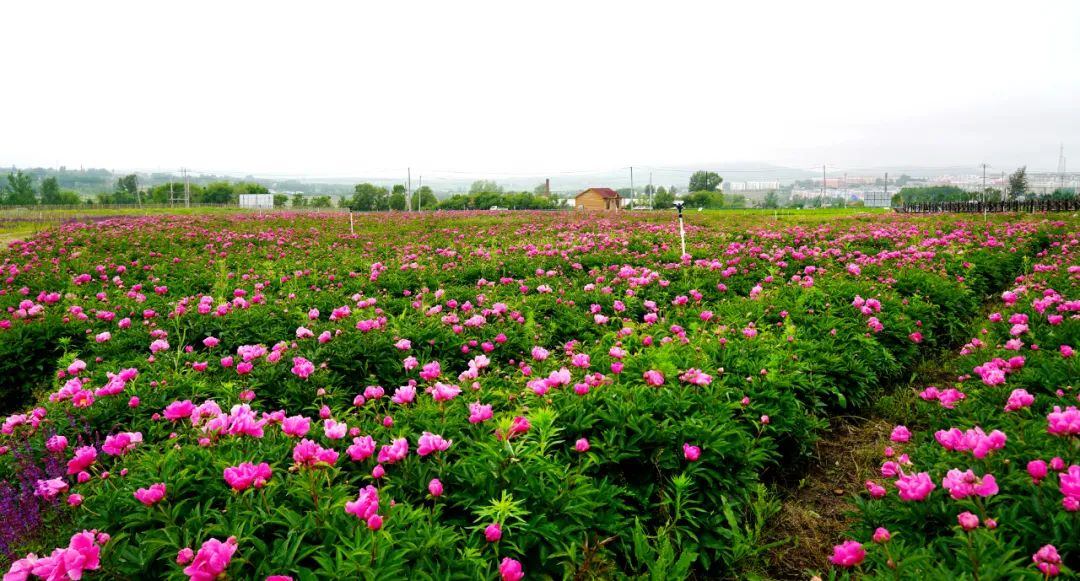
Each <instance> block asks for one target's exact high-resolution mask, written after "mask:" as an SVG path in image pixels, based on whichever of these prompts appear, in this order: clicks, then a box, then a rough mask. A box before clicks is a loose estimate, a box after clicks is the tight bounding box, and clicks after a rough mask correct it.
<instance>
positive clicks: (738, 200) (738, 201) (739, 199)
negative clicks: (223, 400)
mask: <svg viewBox="0 0 1080 581" xmlns="http://www.w3.org/2000/svg"><path fill="white" fill-rule="evenodd" d="M725 202H726V203H724V204H723V205H724V207H727V208H745V207H746V196H744V195H742V194H735V195H734V196H731V197H730V198H728V199H727V200H726V201H725Z"/></svg>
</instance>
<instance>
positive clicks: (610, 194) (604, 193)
mask: <svg viewBox="0 0 1080 581" xmlns="http://www.w3.org/2000/svg"><path fill="white" fill-rule="evenodd" d="M589 192H596V193H597V194H600V197H601V198H609V199H619V198H620V197H621V196H619V192H616V191H615V190H613V189H611V188H589V189H587V190H585V191H584V192H581V193H580V194H578V195H576V196H574V198H580V197H581V196H583V195H585V194H587V193H589Z"/></svg>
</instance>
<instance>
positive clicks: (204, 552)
mask: <svg viewBox="0 0 1080 581" xmlns="http://www.w3.org/2000/svg"><path fill="white" fill-rule="evenodd" d="M235 552H236V537H229V538H228V539H226V540H225V542H224V543H223V542H221V541H219V540H217V539H210V540H208V541H206V542H205V543H203V544H202V547H200V548H199V552H198V553H196V555H195V560H193V561H192V562H191V564H190V565H188V566H187V567H185V568H184V574H185V575H187V576H188V577H189V578H190V579H191V581H211V580H213V579H217V578H218V577H220V576H221V574H222V573H224V572H225V569H227V568H228V567H229V562H230V561H232V557H233V553H235Z"/></svg>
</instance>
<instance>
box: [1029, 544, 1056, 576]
mask: <svg viewBox="0 0 1080 581" xmlns="http://www.w3.org/2000/svg"><path fill="white" fill-rule="evenodd" d="M1031 560H1032V561H1034V562H1035V566H1036V567H1038V568H1039V571H1041V572H1042V573H1043V575H1046V576H1047V577H1057V576H1058V574H1060V573H1061V555H1058V552H1057V548H1055V547H1054V545H1043V546H1042V548H1040V549H1039V550H1038V551H1036V552H1035V554H1034V555H1032V556H1031Z"/></svg>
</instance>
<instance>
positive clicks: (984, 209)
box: [982, 163, 987, 222]
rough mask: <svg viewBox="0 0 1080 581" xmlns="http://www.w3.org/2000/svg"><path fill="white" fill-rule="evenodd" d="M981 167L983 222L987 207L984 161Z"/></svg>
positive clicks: (985, 217)
mask: <svg viewBox="0 0 1080 581" xmlns="http://www.w3.org/2000/svg"><path fill="white" fill-rule="evenodd" d="M982 168H983V188H982V189H983V193H982V200H983V222H985V221H986V220H987V216H986V212H987V209H986V164H985V163H984V164H982Z"/></svg>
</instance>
